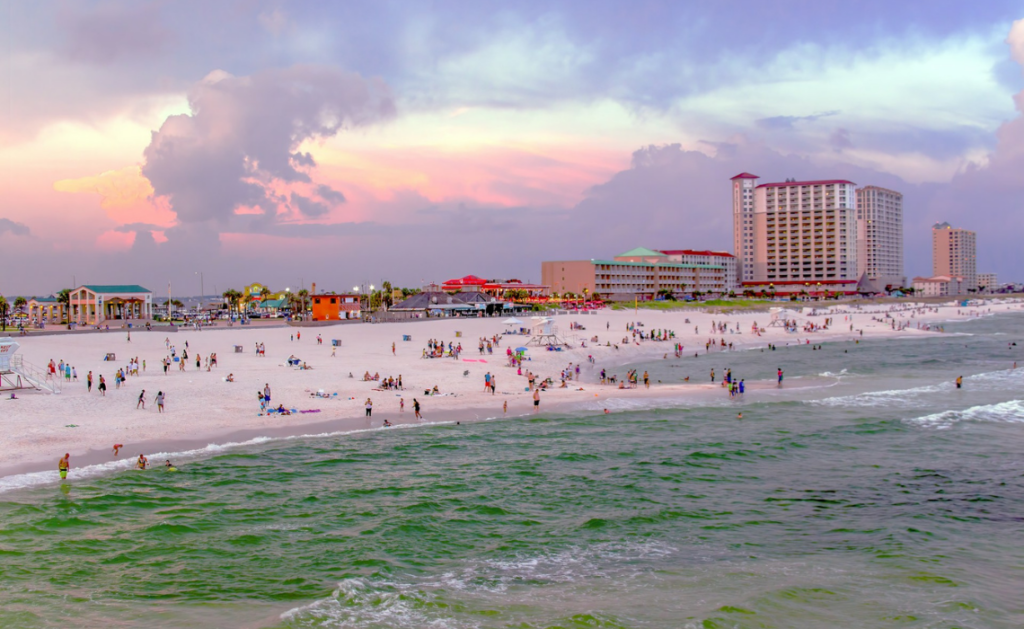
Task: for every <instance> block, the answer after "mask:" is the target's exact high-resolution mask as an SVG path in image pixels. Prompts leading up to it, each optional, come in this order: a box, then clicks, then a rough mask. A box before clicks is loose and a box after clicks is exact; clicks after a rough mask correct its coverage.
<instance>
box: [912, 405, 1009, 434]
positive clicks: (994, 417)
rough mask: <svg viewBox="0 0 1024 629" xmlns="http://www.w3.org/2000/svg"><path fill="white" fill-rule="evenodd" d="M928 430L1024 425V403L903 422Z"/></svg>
mask: <svg viewBox="0 0 1024 629" xmlns="http://www.w3.org/2000/svg"><path fill="white" fill-rule="evenodd" d="M903 421H904V422H906V423H909V424H915V425H918V426H923V427H926V428H937V429H940V430H942V429H947V428H952V427H953V425H954V424H957V423H959V422H1000V423H1005V422H1013V423H1018V422H1020V423H1024V401H1022V400H1010V401H1008V402H999V403H998V404H983V405H981V406H972V407H970V408H966V409H964V410H962V411H942V412H941V413H933V414H931V415H925V416H923V417H915V418H913V419H905V420H903Z"/></svg>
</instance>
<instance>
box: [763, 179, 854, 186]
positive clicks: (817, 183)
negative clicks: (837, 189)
mask: <svg viewBox="0 0 1024 629" xmlns="http://www.w3.org/2000/svg"><path fill="white" fill-rule="evenodd" d="M833 183H848V184H850V185H853V186H855V185H857V184H855V183H853V182H852V181H847V180H845V179H823V180H821V181H780V182H777V183H763V184H761V185H760V186H758V188H785V187H787V186H824V185H828V184H833Z"/></svg>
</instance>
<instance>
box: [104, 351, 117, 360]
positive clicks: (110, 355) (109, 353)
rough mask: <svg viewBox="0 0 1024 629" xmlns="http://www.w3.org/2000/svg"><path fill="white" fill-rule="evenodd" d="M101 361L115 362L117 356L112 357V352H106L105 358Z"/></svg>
mask: <svg viewBox="0 0 1024 629" xmlns="http://www.w3.org/2000/svg"><path fill="white" fill-rule="evenodd" d="M103 360H105V361H111V360H117V356H115V355H114V352H107V355H106V357H104V358H103Z"/></svg>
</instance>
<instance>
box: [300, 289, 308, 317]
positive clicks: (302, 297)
mask: <svg viewBox="0 0 1024 629" xmlns="http://www.w3.org/2000/svg"><path fill="white" fill-rule="evenodd" d="M307 297H309V291H308V290H306V289H305V288H303V289H302V290H300V291H299V306H301V308H302V312H303V313H305V312H306V298H307Z"/></svg>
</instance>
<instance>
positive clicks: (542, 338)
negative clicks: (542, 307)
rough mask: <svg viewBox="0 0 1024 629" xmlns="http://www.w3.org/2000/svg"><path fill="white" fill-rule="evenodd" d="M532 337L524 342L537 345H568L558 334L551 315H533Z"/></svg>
mask: <svg viewBox="0 0 1024 629" xmlns="http://www.w3.org/2000/svg"><path fill="white" fill-rule="evenodd" d="M534 319H535V321H534V324H533V332H532V337H533V338H531V339H530V340H529V341H528V342H527V343H526V344H527V345H537V346H548V345H550V346H552V347H559V346H562V347H569V343H567V342H566V341H565V339H563V338H561V337H559V336H558V326H557V325H555V320H554V319H552V318H551V317H534Z"/></svg>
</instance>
